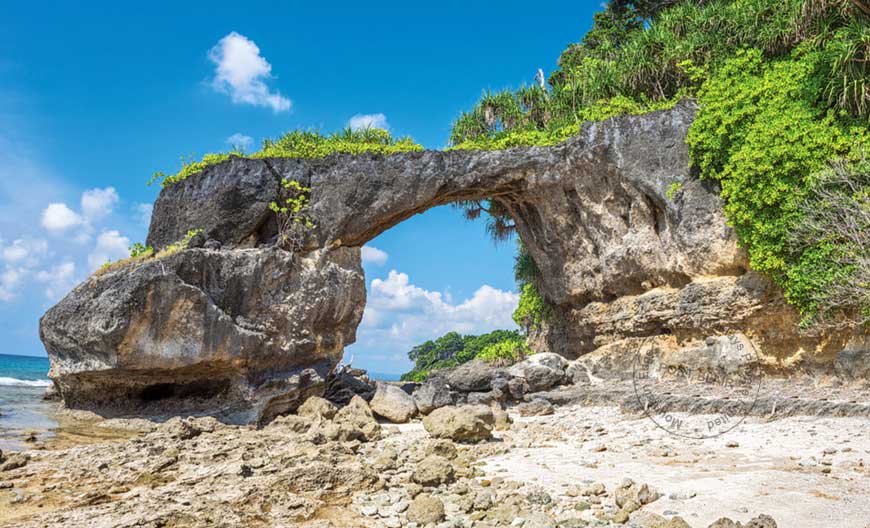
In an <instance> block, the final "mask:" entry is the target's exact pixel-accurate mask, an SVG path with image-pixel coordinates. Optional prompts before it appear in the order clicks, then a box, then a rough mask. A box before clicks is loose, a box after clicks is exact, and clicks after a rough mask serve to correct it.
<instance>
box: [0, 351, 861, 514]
mask: <svg viewBox="0 0 870 528" xmlns="http://www.w3.org/2000/svg"><path fill="white" fill-rule="evenodd" d="M560 360H561V361H556V360H555V359H554V358H552V357H548V356H547V355H542V356H541V357H539V358H534V357H533V358H530V359H528V360H526V361H524V362H522V363H520V364H517V365H514V366H512V367H509V368H506V369H501V368H491V369H489V371H484V370H483V369H481V368H479V366H475V365H473V364H472V365H468V366H466V367H465V368H463V369H456V370H454V371H451V372H447V373H444V374H443V375H441V376H436V377H434V378H433V379H432V381H431V382H430V383H428V384H424V385H422V386H414V385H408V384H385V383H374V382H371V381H370V380H368V379H367V378H366V377H365V376H364V375H363V373H362V372H361V371H358V370H353V369H343V370H340V371H339V373H338V374H337V379H333V380H332V383H331V384H330V387H329V390H328V391H327V396H329V397H331V398H334V399H336V400H337V401H338V402H339V404H336V403H334V402H332V401H330V400H327V399H325V398H320V397H316V396H315V397H311V398H309V399H307V400H306V402H305V403H304V404H303V405H302V406H300V407H299V409H298V410H297V411H296V413H293V414H289V415H286V416H280V417H277V418H276V419H274V420H273V421H271V422H270V423H269V424H268V425H265V426H263V427H260V428H258V427H255V426H239V425H226V424H222V423H220V422H219V421H217V420H216V419H214V418H211V417H198V418H195V417H191V418H184V419H182V418H179V417H175V418H171V419H168V420H166V421H164V422H162V423H157V422H152V421H148V420H143V419H131V418H118V419H111V420H105V421H102V422H100V423H98V424H97V427H101V428H106V429H107V430H109V429H111V430H114V431H117V430H127V431H128V432H129V433H130V434H131V435H132V437H130V438H126V439H115V440H114V441H108V442H103V443H98V444H92V445H81V446H76V447H71V448H70V447H66V448H64V449H56V448H52V446H51V445H50V444H49V445H47V446H40V445H36V446H33V448H32V449H30V450H28V451H25V452H21V453H6V454H4V455H3V456H2V462H0V524H2V525H3V526H16V527H19V526H20V527H56V526H83V527H126V526H130V527H133V526H136V527H155V528H156V527H167V526H174V527H206V526H209V527H213V526H227V527H229V526H255V527H256V526H263V527H279V526H281V527H283V526H310V527H315V526H316V527H324V528H325V527H330V526H332V527H346V526H360V527H362V526H366V527H369V526H376V527H402V526H407V527H423V526H437V527H439V528H448V527H449V528H454V527H456V528H460V527H462V528H465V527H499V526H513V527H521V526H522V527H528V528H550V527H553V528H555V527H566V528H567V527H583V526H601V527H606V526H634V527H641V528H685V527H690V528H699V527H700V528H707V527H715V528H734V527H739V526H742V527H744V528H745V527H753V528H771V527H775V526H780V527H790V526H800V527H806V528H815V527H819V528H821V527H830V526H863V525H862V524H860V522H861V521H862V520H864V521H866V519H868V518H870V506H868V505H867V504H866V501H863V500H862V497H866V496H867V495H868V494H870V474H868V472H867V470H866V468H865V466H864V460H865V459H866V458H867V457H868V456H870V434H868V433H870V421H867V420H866V418H865V417H858V418H856V417H842V416H838V415H841V414H842V413H839V412H838V411H837V409H838V408H837V407H836V406H833V407H832V406H825V405H824V404H825V403H827V402H825V401H822V400H819V399H818V398H819V396H820V395H821V394H822V393H823V394H827V395H828V396H827V397H826V399H831V398H833V399H836V398H837V397H839V398H841V399H855V400H854V401H855V402H858V399H860V401H861V402H862V403H863V404H864V405H867V404H868V403H870V398H868V389H870V387H866V386H863V385H860V386H848V387H845V386H844V387H836V386H828V387H825V388H824V390H822V388H818V389H817V390H818V391H819V392H817V393H813V392H812V390H810V388H809V387H808V386H807V387H805V388H806V389H807V391H806V392H805V394H804V396H805V399H806V400H807V401H809V400H811V399H812V400H813V401H817V402H818V406H816V407H813V406H804V407H802V408H803V409H804V410H813V411H815V412H812V413H810V415H807V413H806V412H804V413H784V414H782V415H777V414H776V413H774V414H773V415H769V414H768V415H764V416H759V415H758V413H755V414H753V415H750V416H748V417H747V418H745V420H744V421H742V422H741V424H740V425H739V427H737V428H735V429H733V430H729V431H728V432H727V433H725V434H721V435H716V436H713V437H711V438H706V439H700V440H693V439H686V438H683V437H680V436H675V435H673V434H671V433H669V432H668V431H665V430H663V429H662V428H660V427H658V426H657V425H656V424H655V423H654V422H653V421H651V420H650V419H649V418H648V417H647V415H645V414H644V412H643V411H642V410H637V409H634V410H632V409H631V408H630V407H631V406H630V405H625V404H623V405H622V408H620V407H619V404H620V400H618V399H611V400H610V401H605V399H604V398H600V399H595V398H588V399H585V400H584V399H583V398H582V397H579V396H578V394H581V393H583V394H587V395H589V394H595V393H596V391H599V392H600V393H601V394H604V393H607V394H611V395H612V394H613V393H614V391H618V390H619V388H618V387H617V386H614V385H613V384H611V383H610V382H595V381H579V382H576V383H575V382H574V381H571V380H570V378H569V376H568V373H569V372H572V371H573V370H574V368H575V367H576V362H574V363H569V362H567V361H565V360H563V359H561V358H560ZM548 365H549V366H548ZM484 374H485V375H484ZM463 383H464V385H463ZM808 383H809V381H808ZM493 385H495V388H493ZM617 385H618V384H617ZM799 385H800V384H799V383H797V384H795V383H792V384H789V385H788V386H790V387H797V386H799ZM499 386H502V387H503V388H505V389H506V390H505V392H504V393H502V396H499V395H498V393H496V394H493V392H500V391H501V390H500V389H499ZM783 386H786V385H783ZM438 387H441V388H442V389H443V390H442V391H440V392H439V391H435V390H434V388H438ZM510 387H513V389H514V393H515V395H516V394H517V393H518V392H519V393H522V394H521V395H520V396H519V397H518V398H513V397H511V396H510V393H511V391H510ZM671 387H672V391H671V392H672V395H673V396H678V395H682V396H683V397H685V398H692V397H697V394H698V393H699V392H703V393H707V392H708V391H709V389H711V387H708V386H704V385H700V384H694V385H690V384H673V385H671ZM472 389H477V390H472ZM482 389H487V390H486V391H484V390H482ZM534 389H544V390H543V391H535V390H534ZM772 390H773V391H774V392H776V389H772ZM584 391H585V392H584ZM608 391H609V392H608ZM568 394H571V395H573V396H572V397H571V398H567V397H566V398H562V399H561V400H560V398H559V397H557V395H563V396H564V395H568ZM779 394H780V396H782V397H783V399H793V398H791V397H790V396H789V397H786V394H784V393H781V392H780V393H779ZM493 396H495V397H493ZM713 399H714V400H715V398H713ZM367 400H368V401H367ZM448 400H452V401H448ZM625 401H630V400H628V399H626V400H625ZM665 401H666V402H667V401H671V400H665ZM673 401H679V398H677V399H675V400H673ZM427 402H429V403H430V404H431V408H427V407H426V403H427ZM855 404H856V405H857V404H858V403H855ZM421 411H425V412H421ZM670 411H671V412H672V414H673V415H674V416H676V417H679V418H680V419H684V420H688V419H689V418H690V417H695V418H698V417H700V418H701V419H702V420H706V419H708V418H711V419H712V418H714V417H715V415H703V414H702V415H699V414H694V415H692V414H688V413H684V412H681V411H680V410H678V409H670ZM698 411H699V412H703V409H698ZM786 414H792V415H793V416H786ZM396 422H399V423H396ZM786 496H787V497H789V500H788V501H783V500H781V498H782V497H786ZM774 497H777V499H776V500H774Z"/></svg>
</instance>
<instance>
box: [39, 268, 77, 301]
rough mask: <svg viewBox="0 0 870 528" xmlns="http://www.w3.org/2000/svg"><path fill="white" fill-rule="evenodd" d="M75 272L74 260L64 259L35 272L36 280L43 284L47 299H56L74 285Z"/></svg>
mask: <svg viewBox="0 0 870 528" xmlns="http://www.w3.org/2000/svg"><path fill="white" fill-rule="evenodd" d="M75 274H76V265H75V262H72V261H65V262H62V263H60V264H57V265H55V266H53V267H52V268H51V269H48V270H42V271H39V272H37V273H36V280H38V281H39V282H42V283H44V284H45V296H46V297H47V298H48V299H50V300H58V299H60V298H61V297H62V296H63V295H64V294H66V292H68V291H69V290H70V289H71V288H72V287H73V286H74V285H75V280H76V277H75Z"/></svg>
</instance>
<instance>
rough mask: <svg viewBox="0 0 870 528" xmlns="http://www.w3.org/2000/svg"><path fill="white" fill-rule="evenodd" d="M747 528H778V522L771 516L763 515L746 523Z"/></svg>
mask: <svg viewBox="0 0 870 528" xmlns="http://www.w3.org/2000/svg"><path fill="white" fill-rule="evenodd" d="M746 528H776V521H774V520H773V517H771V516H769V515H764V514H761V515H759V516H758V517H755V518H754V519H752V520H750V521H749V522H748V523H746Z"/></svg>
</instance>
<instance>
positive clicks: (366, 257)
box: [362, 246, 389, 266]
mask: <svg viewBox="0 0 870 528" xmlns="http://www.w3.org/2000/svg"><path fill="white" fill-rule="evenodd" d="M388 258H389V255H388V254H387V252H386V251H383V250H380V249H378V248H376V247H374V246H363V247H362V261H363V262H367V263H370V264H375V265H377V266H383V265H384V264H386V263H387V259H388Z"/></svg>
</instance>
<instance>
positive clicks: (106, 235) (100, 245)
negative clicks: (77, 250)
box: [88, 229, 130, 271]
mask: <svg viewBox="0 0 870 528" xmlns="http://www.w3.org/2000/svg"><path fill="white" fill-rule="evenodd" d="M129 248H130V239H129V238H127V237H125V236H122V235H121V233H119V232H118V231H117V230H115V229H112V230H110V231H103V232H102V233H100V234H99V236H97V242H96V245H95V246H94V249H93V251H91V253H90V254H89V255H88V266H89V267H90V269H91V270H92V271H93V270H95V269H97V268H99V267H100V266H102V265H103V264H105V263H106V262H112V261H115V260H118V259H122V258H126V257H129V256H130V249H129Z"/></svg>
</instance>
